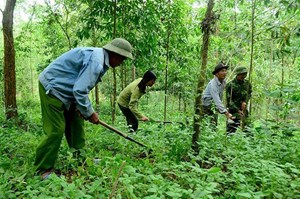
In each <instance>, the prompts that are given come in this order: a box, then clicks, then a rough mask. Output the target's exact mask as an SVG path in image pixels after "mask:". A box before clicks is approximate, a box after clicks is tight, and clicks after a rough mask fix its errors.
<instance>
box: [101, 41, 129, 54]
mask: <svg viewBox="0 0 300 199" xmlns="http://www.w3.org/2000/svg"><path fill="white" fill-rule="evenodd" d="M103 48H104V49H106V50H108V51H111V52H114V53H117V54H119V55H122V56H124V57H127V58H130V59H133V57H132V46H131V44H130V43H129V42H128V41H127V40H126V39H123V38H116V39H114V40H112V41H111V42H110V43H108V44H106V45H105V46H103Z"/></svg>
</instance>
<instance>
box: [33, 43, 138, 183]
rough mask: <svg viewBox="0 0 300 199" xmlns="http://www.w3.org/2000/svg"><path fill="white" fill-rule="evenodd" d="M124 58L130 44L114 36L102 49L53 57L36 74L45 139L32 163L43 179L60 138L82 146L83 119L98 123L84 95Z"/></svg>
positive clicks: (129, 52)
mask: <svg viewBox="0 0 300 199" xmlns="http://www.w3.org/2000/svg"><path fill="white" fill-rule="evenodd" d="M126 58H130V59H132V46H131V44H130V43H129V42H128V41H126V40H125V39H122V38H116V39H114V40H112V41H111V42H110V43H108V44H106V45H105V46H103V48H95V47H80V48H75V49H72V50H70V51H68V52H66V53H64V54H62V55H61V56H60V57H58V58H57V59H56V60H54V61H53V62H52V63H51V64H50V65H49V66H48V67H46V68H45V69H44V71H43V72H42V73H41V74H40V75H39V94H40V101H41V109H42V121H43V130H44V132H45V134H46V138H45V139H44V140H43V141H42V142H41V143H40V145H39V146H38V148H37V149H36V157H35V162H34V165H35V166H36V170H37V171H38V172H39V173H40V174H42V178H43V179H45V178H47V177H48V176H49V175H50V174H51V173H52V172H53V171H54V163H55V161H56V159H57V155H58V151H59V147H60V144H61V140H62V137H63V136H64V135H65V136H66V139H67V142H68V145H69V147H70V148H74V149H76V150H79V149H81V148H83V147H84V145H85V134H84V119H85V120H88V121H89V122H91V123H93V124H97V123H98V122H99V116H98V114H97V113H96V112H95V111H94V109H93V107H92V103H91V102H90V99H89V97H88V95H89V92H90V91H91V90H92V89H93V88H94V86H95V85H96V84H97V83H98V82H100V81H101V78H102V76H103V75H104V74H105V73H106V71H107V70H108V69H109V67H112V68H114V67H117V66H119V65H120V64H122V63H123V61H124V60H125V59H126Z"/></svg>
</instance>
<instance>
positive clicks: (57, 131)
mask: <svg viewBox="0 0 300 199" xmlns="http://www.w3.org/2000/svg"><path fill="white" fill-rule="evenodd" d="M39 94H40V101H41V109H42V122H43V130H44V133H45V134H46V137H45V138H44V139H43V140H42V142H41V143H40V145H39V146H38V148H37V149H36V157H35V162H34V165H35V166H36V170H46V169H52V168H54V164H55V161H56V159H57V155H58V151H59V147H60V144H61V140H62V137H63V135H65V136H66V139H67V142H68V145H69V147H70V148H75V149H81V148H83V147H84V145H85V134H84V120H83V119H82V118H81V117H80V116H79V115H78V113H76V111H75V106H74V105H73V106H71V108H70V109H69V110H66V109H65V106H64V104H63V103H62V102H61V101H60V100H59V99H57V98H56V97H54V96H52V95H51V94H49V95H47V94H46V92H45V89H44V87H43V85H42V84H41V83H39Z"/></svg>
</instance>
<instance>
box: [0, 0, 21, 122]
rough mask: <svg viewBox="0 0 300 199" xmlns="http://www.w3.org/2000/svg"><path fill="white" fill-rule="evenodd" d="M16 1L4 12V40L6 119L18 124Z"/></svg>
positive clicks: (9, 3) (8, 2) (7, 2)
mask: <svg viewBox="0 0 300 199" xmlns="http://www.w3.org/2000/svg"><path fill="white" fill-rule="evenodd" d="M15 4H16V0H7V1H6V5H5V9H4V11H3V19H2V26H3V38H4V102H5V115H6V119H15V120H16V122H17V119H18V111H17V100H16V63H15V47H14V37H13V16H14V15H13V14H14V8H15Z"/></svg>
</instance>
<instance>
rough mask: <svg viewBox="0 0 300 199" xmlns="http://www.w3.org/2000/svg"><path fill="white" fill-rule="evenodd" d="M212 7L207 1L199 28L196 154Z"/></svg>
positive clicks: (195, 117)
mask: <svg viewBox="0 0 300 199" xmlns="http://www.w3.org/2000/svg"><path fill="white" fill-rule="evenodd" d="M213 7H214V1H213V0H209V2H208V4H207V10H206V14H205V19H204V20H203V21H202V23H201V28H202V32H203V41H202V42H203V44H202V48H201V59H202V62H201V69H200V76H199V80H198V85H197V91H196V98H195V115H194V134H193V136H192V149H193V150H194V152H195V153H196V154H198V153H199V144H198V139H199V136H200V133H201V130H200V124H201V115H203V114H202V112H203V110H202V103H201V97H202V92H203V88H204V82H205V73H206V65H207V54H208V46H209V37H210V31H211V26H212V24H213V22H214V18H215V17H214V13H213V11H212V10H213Z"/></svg>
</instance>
